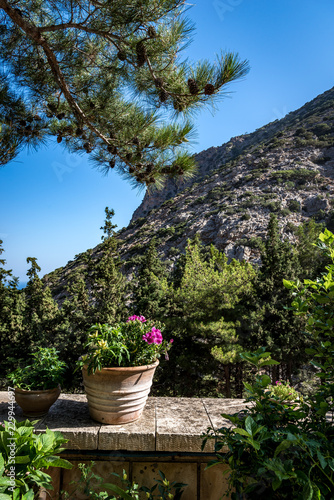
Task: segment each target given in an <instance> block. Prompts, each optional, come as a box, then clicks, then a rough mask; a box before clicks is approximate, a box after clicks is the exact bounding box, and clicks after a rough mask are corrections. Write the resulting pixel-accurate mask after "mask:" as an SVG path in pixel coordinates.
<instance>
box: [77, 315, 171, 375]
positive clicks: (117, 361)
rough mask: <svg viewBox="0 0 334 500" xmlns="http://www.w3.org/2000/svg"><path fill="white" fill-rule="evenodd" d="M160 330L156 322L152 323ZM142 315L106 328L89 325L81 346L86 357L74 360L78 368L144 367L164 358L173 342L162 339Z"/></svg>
mask: <svg viewBox="0 0 334 500" xmlns="http://www.w3.org/2000/svg"><path fill="white" fill-rule="evenodd" d="M156 324H157V326H158V327H159V328H162V326H161V325H160V323H156ZM159 328H156V327H155V326H154V323H153V321H150V320H146V319H145V318H144V316H130V317H129V318H128V320H127V322H123V323H118V324H116V325H114V326H110V325H106V324H103V325H100V324H96V325H93V326H92V327H91V328H90V329H89V330H88V340H87V342H86V344H85V347H86V349H87V351H88V352H87V354H85V355H84V356H82V358H81V359H80V360H79V361H78V367H82V366H83V365H87V367H88V373H95V371H96V370H101V368H107V367H109V368H110V367H113V366H141V365H148V364H150V363H153V362H155V361H156V360H157V359H159V358H160V356H161V354H162V353H165V356H166V357H168V355H167V352H168V350H169V349H170V348H171V345H172V343H173V340H172V339H171V340H170V341H169V342H167V341H166V340H163V337H162V335H161V330H160V329H159Z"/></svg>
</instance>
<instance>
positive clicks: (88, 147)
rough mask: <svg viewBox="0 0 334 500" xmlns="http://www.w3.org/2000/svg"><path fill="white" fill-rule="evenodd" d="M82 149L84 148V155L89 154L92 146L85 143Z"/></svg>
mask: <svg viewBox="0 0 334 500" xmlns="http://www.w3.org/2000/svg"><path fill="white" fill-rule="evenodd" d="M83 147H84V148H85V150H86V153H91V152H92V151H93V146H92V144H91V143H90V142H85V144H84V145H83Z"/></svg>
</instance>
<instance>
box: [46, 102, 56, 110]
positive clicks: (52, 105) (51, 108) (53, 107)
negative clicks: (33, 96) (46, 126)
mask: <svg viewBox="0 0 334 500" xmlns="http://www.w3.org/2000/svg"><path fill="white" fill-rule="evenodd" d="M47 107H48V108H49V110H50V111H52V113H54V112H55V111H57V106H56V105H55V104H54V103H53V102H48V104H47Z"/></svg>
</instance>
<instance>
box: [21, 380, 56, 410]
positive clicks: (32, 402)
mask: <svg viewBox="0 0 334 500" xmlns="http://www.w3.org/2000/svg"><path fill="white" fill-rule="evenodd" d="M59 394H60V386H59V385H58V387H55V388H54V389H47V390H45V391H26V390H25V389H19V388H18V387H16V388H15V400H16V402H17V404H18V405H19V406H20V407H21V408H22V411H23V414H24V415H25V416H26V417H42V416H43V415H46V414H47V412H48V411H49V408H50V407H51V406H52V405H53V403H55V402H56V401H57V399H58V397H59Z"/></svg>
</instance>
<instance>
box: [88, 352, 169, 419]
mask: <svg viewBox="0 0 334 500" xmlns="http://www.w3.org/2000/svg"><path fill="white" fill-rule="evenodd" d="M158 364H159V361H156V362H155V363H153V364H152V365H146V366H134V367H121V368H119V367H115V368H102V370H97V371H96V372H95V373H94V374H91V375H88V372H87V367H86V366H84V367H83V369H82V375H83V380H84V385H85V391H86V395H87V400H88V407H89V413H90V416H91V417H92V418H93V419H94V420H97V421H98V422H102V423H103V424H126V423H129V422H133V421H135V420H137V419H138V418H139V417H140V416H141V414H142V412H143V409H144V406H145V404H146V401H147V397H148V395H149V392H150V390H151V386H152V381H153V375H154V372H155V369H156V367H157V366H158Z"/></svg>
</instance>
